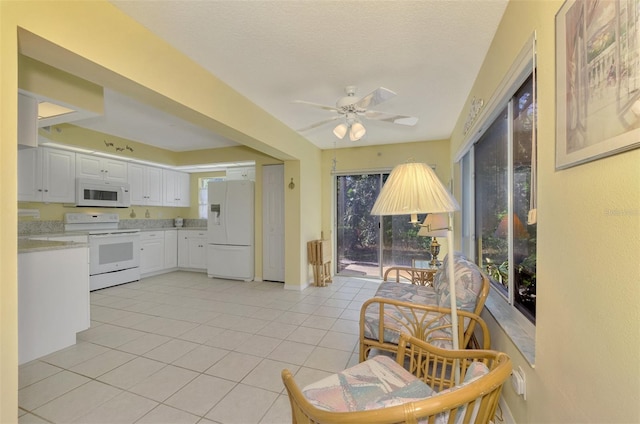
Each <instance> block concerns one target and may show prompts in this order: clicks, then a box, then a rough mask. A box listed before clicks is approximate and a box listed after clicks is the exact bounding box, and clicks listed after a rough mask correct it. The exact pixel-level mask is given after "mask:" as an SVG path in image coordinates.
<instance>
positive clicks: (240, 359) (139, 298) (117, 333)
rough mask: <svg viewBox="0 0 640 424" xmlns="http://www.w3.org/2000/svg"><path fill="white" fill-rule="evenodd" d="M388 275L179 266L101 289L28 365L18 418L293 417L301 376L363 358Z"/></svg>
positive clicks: (245, 421) (155, 422)
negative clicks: (293, 395)
mask: <svg viewBox="0 0 640 424" xmlns="http://www.w3.org/2000/svg"><path fill="white" fill-rule="evenodd" d="M379 283H380V281H379V280H374V279H356V278H349V277H339V276H338V277H335V278H334V282H333V283H332V284H330V285H328V286H327V287H308V288H307V289H305V290H303V291H302V292H298V291H293V290H284V288H283V284H281V283H270V282H239V281H229V280H218V279H210V278H207V276H206V275H205V274H199V273H192V272H172V273H169V274H164V275H159V276H156V277H151V278H145V279H143V280H141V281H139V282H134V283H130V284H125V285H122V286H117V287H111V288H108V289H104V290H99V291H96V292H92V293H91V328H90V329H88V330H86V331H84V332H82V333H80V334H79V335H78V343H77V344H76V345H74V346H71V347H69V348H67V349H64V350H61V351H58V352H55V353H53V354H51V355H48V356H46V357H43V358H40V359H39V360H35V361H32V362H29V363H27V364H24V365H22V366H21V367H20V369H19V386H20V387H19V392H18V404H19V412H18V413H19V423H20V424H29V423H47V422H48V423H60V424H63V423H64V424H66V423H108V424H116V423H123V424H124V423H140V424H142V423H144V424H160V423H171V424H176V423H185V424H187V423H189V424H192V423H241V424H249V423H278V424H279V423H290V422H291V411H290V407H289V401H288V399H287V395H286V392H285V390H284V386H283V384H282V380H281V377H280V372H281V371H282V369H283V368H288V369H289V370H291V371H292V372H293V373H294V375H295V378H296V381H297V382H298V384H300V385H301V386H304V385H306V384H308V383H311V382H313V381H316V380H318V379H320V378H323V377H325V376H327V375H329V374H332V373H334V372H336V371H339V370H342V369H344V368H346V367H347V366H350V365H353V364H355V363H357V360H358V319H359V311H360V306H361V305H362V303H363V302H364V301H365V300H367V299H369V298H371V297H372V296H373V294H374V293H375V290H376V289H377V287H378V285H379Z"/></svg>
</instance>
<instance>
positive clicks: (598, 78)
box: [556, 0, 640, 169]
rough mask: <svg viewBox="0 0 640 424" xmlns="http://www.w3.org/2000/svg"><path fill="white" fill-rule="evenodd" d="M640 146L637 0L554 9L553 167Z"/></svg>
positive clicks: (584, 0)
mask: <svg viewBox="0 0 640 424" xmlns="http://www.w3.org/2000/svg"><path fill="white" fill-rule="evenodd" d="M638 146H640V0H566V1H565V3H564V4H563V5H562V7H561V8H560V10H559V11H558V13H557V14H556V169H563V168H568V167H571V166H575V165H579V164H581V163H585V162H588V161H592V160H595V159H599V158H602V157H605V156H609V155H613V154H616V153H619V152H622V151H625V150H629V149H633V148H636V147H638Z"/></svg>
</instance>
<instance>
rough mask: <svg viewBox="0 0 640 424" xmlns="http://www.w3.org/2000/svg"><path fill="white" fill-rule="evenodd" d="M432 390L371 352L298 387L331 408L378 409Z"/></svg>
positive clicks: (313, 400)
mask: <svg viewBox="0 0 640 424" xmlns="http://www.w3.org/2000/svg"><path fill="white" fill-rule="evenodd" d="M434 393H435V392H434V391H433V390H432V389H431V388H430V387H429V386H428V385H426V384H425V383H424V382H423V381H422V380H420V379H418V378H416V377H415V376H414V375H413V374H411V373H410V372H408V371H407V370H405V369H404V368H402V367H401V366H400V365H398V364H397V363H396V362H395V361H394V360H393V359H391V358H389V357H387V356H375V357H373V358H372V359H369V360H366V361H364V362H361V363H359V364H357V365H355V366H353V367H351V368H348V369H346V370H344V371H340V372H339V373H337V374H333V375H330V376H328V377H325V378H323V379H322V380H320V381H317V382H315V383H313V384H310V385H308V386H306V387H305V388H304V389H302V394H303V395H304V397H305V398H306V399H307V400H308V401H309V402H310V403H311V404H313V405H314V406H315V407H317V408H319V409H323V410H325V411H332V412H354V411H365V410H371V409H379V408H384V407H389V406H394V405H400V404H403V403H407V402H413V401H417V400H422V399H424V398H427V397H429V396H432V395H433V394H434Z"/></svg>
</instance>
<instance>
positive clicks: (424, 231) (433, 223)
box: [418, 213, 449, 237]
mask: <svg viewBox="0 0 640 424" xmlns="http://www.w3.org/2000/svg"><path fill="white" fill-rule="evenodd" d="M448 229H449V219H448V218H447V215H445V214H442V213H430V214H429V215H427V217H426V218H425V220H424V222H423V223H422V226H421V227H420V230H419V231H418V235H419V236H421V237H446V236H447V230H448Z"/></svg>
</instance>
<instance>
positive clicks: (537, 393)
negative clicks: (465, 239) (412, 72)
mask: <svg viewBox="0 0 640 424" xmlns="http://www.w3.org/2000/svg"><path fill="white" fill-rule="evenodd" d="M561 5H562V1H511V2H509V5H508V7H507V10H506V13H505V15H504V18H503V21H502V23H501V25H500V27H499V29H498V31H497V33H496V36H495V39H494V41H493V44H492V46H491V49H490V50H489V52H488V54H487V57H486V59H485V63H484V65H483V67H482V69H481V71H480V73H479V75H478V78H477V80H476V82H475V84H474V86H473V89H472V90H471V92H470V93H469V98H468V101H467V106H466V107H465V108H464V109H463V111H464V112H463V113H462V114H461V116H460V118H459V120H458V125H457V127H456V131H455V132H454V135H453V137H452V143H451V149H452V152H456V151H457V150H458V148H459V147H460V145H461V143H462V141H463V137H462V127H463V124H464V121H465V120H466V118H467V113H466V112H467V111H468V110H469V105H470V102H471V99H472V98H473V97H476V98H482V99H485V101H486V100H487V99H489V98H491V96H492V94H493V93H494V92H495V91H496V89H497V86H498V84H499V83H500V81H501V79H502V78H503V76H504V75H505V73H506V72H507V70H508V69H509V67H510V66H511V64H512V63H513V61H514V59H515V57H516V55H517V54H518V53H519V51H520V50H521V49H522V47H523V46H524V44H525V42H526V40H527V39H528V37H529V36H530V35H531V33H532V32H533V31H534V30H536V31H537V39H538V43H537V44H538V48H537V51H538V90H537V92H538V112H539V118H538V144H539V145H538V159H539V165H538V172H539V173H538V195H539V197H538V249H537V250H538V265H537V273H538V274H537V275H538V277H537V284H538V290H537V293H538V297H537V323H536V338H535V346H536V347H535V368H534V367H531V366H530V365H529V364H528V363H527V361H526V360H525V358H524V357H523V356H522V355H521V354H520V353H519V352H518V350H517V349H516V348H515V346H514V345H513V343H512V342H511V341H510V339H509V338H508V337H507V336H506V334H505V333H504V331H503V330H502V328H501V327H500V325H498V324H497V323H496V322H495V320H494V319H493V318H492V317H491V315H490V314H488V313H486V311H485V314H483V317H485V318H486V319H487V320H488V321H489V325H490V328H491V339H492V345H493V347H494V348H497V349H499V350H503V351H506V352H507V353H508V354H509V355H510V356H511V357H512V359H513V361H514V365H515V366H522V368H523V369H524V371H525V373H526V377H527V400H526V401H525V400H523V399H522V398H521V397H519V396H516V395H515V393H514V391H513V389H512V387H511V385H510V384H506V385H505V387H504V390H503V393H504V397H505V399H506V402H507V404H508V406H509V408H510V410H511V412H512V413H513V415H514V418H515V420H516V422H519V423H543V422H546V423H578V422H579V423H586V422H593V423H603V422H609V423H614V422H615V423H622V422H625V423H631V422H640V401H639V399H640V361H639V358H640V284H639V281H640V269H639V265H638V264H639V263H640V149H636V150H633V151H630V152H626V153H622V154H618V155H615V156H611V157H608V158H604V159H600V160H597V161H594V162H590V163H587V164H583V165H580V166H576V167H573V168H569V169H566V170H558V171H556V170H555V156H554V155H555V110H556V108H555V74H554V73H555V45H554V40H555V33H554V31H555V30H554V16H555V14H556V12H557V11H558V10H559V8H560V6H561ZM458 172H459V171H458ZM455 179H456V180H457V182H458V184H456V191H457V192H459V177H456V178H455ZM608 211H620V212H624V213H621V214H619V215H614V214H610V213H608Z"/></svg>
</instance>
